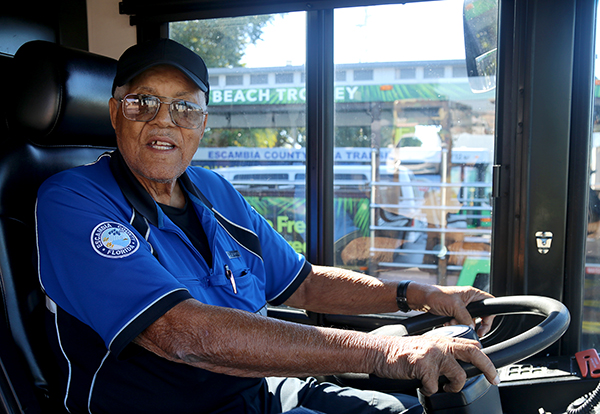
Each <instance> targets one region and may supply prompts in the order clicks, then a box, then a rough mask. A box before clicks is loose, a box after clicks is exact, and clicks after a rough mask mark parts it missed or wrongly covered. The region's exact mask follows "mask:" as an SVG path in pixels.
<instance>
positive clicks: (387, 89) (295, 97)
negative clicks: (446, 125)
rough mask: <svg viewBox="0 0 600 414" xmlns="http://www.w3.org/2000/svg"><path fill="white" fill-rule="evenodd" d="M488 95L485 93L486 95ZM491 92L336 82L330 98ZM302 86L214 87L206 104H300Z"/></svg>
mask: <svg viewBox="0 0 600 414" xmlns="http://www.w3.org/2000/svg"><path fill="white" fill-rule="evenodd" d="M488 95H489V96H488ZM493 97H494V92H489V93H487V94H486V93H483V94H477V95H475V94H473V92H471V88H470V87H469V84H468V83H412V84H395V85H391V84H390V85H352V86H350V85H348V86H336V87H335V90H334V99H335V102H338V103H348V102H394V101H397V100H401V99H428V100H433V101H447V100H451V101H457V100H469V99H475V98H477V99H487V98H493ZM305 102H306V88H305V87H298V86H294V87H283V88H249V89H214V90H211V92H210V104H211V105H212V106H217V105H218V106H220V105H285V104H304V103H305Z"/></svg>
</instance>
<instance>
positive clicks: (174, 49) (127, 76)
mask: <svg viewBox="0 0 600 414" xmlns="http://www.w3.org/2000/svg"><path fill="white" fill-rule="evenodd" d="M157 65H171V66H175V67H176V68H177V69H179V70H180V71H182V72H183V73H185V74H186V75H187V76H188V77H189V78H190V79H191V80H192V82H194V83H195V84H196V86H198V88H200V90H201V91H203V92H204V93H205V94H206V103H208V92H209V90H210V88H209V85H208V69H207V68H206V64H205V63H204V61H203V60H202V58H201V57H200V56H198V55H197V54H196V53H194V52H193V51H191V50H190V49H188V48H187V47H185V46H183V45H182V44H180V43H177V42H175V41H174V40H171V39H158V40H149V41H147V42H144V43H139V44H137V45H133V46H131V47H130V48H129V49H127V50H126V51H125V52H123V54H122V55H121V57H120V58H119V61H118V63H117V74H116V75H115V80H114V82H113V86H112V93H113V95H114V93H115V89H116V88H117V87H119V86H123V85H125V84H126V83H127V82H129V81H131V80H132V79H133V78H135V77H136V76H137V75H139V74H140V73H142V72H143V71H145V70H147V69H150V68H151V67H153V66H157Z"/></svg>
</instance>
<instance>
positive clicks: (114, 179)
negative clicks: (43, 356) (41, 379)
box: [36, 39, 498, 414]
mask: <svg viewBox="0 0 600 414" xmlns="http://www.w3.org/2000/svg"><path fill="white" fill-rule="evenodd" d="M208 93H209V85H208V74H207V70H206V66H205V65H204V62H203V61H202V59H201V58H200V57H198V56H197V55H196V54H194V53H193V52H191V51H190V50H188V49H187V48H185V47H183V46H181V45H179V44H177V43H175V42H173V41H170V40H165V39H163V40H159V41H152V42H149V43H145V44H141V45H136V46H133V47H131V48H130V49H128V50H127V51H126V52H125V53H124V54H123V56H122V57H121V59H120V60H119V63H118V68H117V74H116V77H115V82H114V86H113V96H114V97H113V98H111V99H110V116H111V120H112V124H113V126H114V128H115V132H116V136H117V146H118V150H117V151H115V152H113V153H109V154H106V155H104V156H102V157H100V159H98V161H97V162H96V163H94V164H92V165H86V166H82V167H78V168H75V169H72V170H69V171H65V172H63V173H60V174H58V175H56V176H54V177H52V178H50V179H49V180H48V181H47V182H46V183H45V184H44V185H43V186H42V188H41V189H40V191H39V197H38V205H37V210H36V214H37V231H38V246H39V271H40V280H41V283H42V286H43V288H44V290H45V292H46V294H47V296H48V301H47V302H48V308H49V309H50V310H51V311H52V318H50V319H49V320H50V323H49V330H48V332H49V335H50V336H51V342H52V343H53V344H54V352H55V354H56V358H57V360H58V362H59V364H60V366H61V368H62V373H63V374H64V375H63V377H62V378H61V383H60V389H61V390H62V392H63V400H64V405H65V407H66V408H67V409H68V410H69V411H70V412H71V413H79V412H90V413H119V412H123V413H130V414H131V413H138V412H139V413H144V414H149V413H224V412H231V413H279V412H284V411H287V410H292V409H294V408H295V407H305V408H307V409H310V410H315V411H319V412H335V413H340V412H344V413H350V412H351V413H359V412H394V413H398V412H405V413H408V412H411V413H412V412H421V408H420V406H419V405H418V402H417V401H416V399H415V398H414V397H407V396H391V395H387V394H380V393H373V392H366V391H359V390H354V389H348V388H340V387H337V386H334V385H332V384H322V383H317V381H315V380H313V379H309V380H306V381H305V380H300V379H297V378H296V377H305V376H311V375H322V374H335V373H344V372H354V373H373V374H376V375H378V376H381V377H386V378H398V379H412V378H418V379H420V380H421V381H422V384H423V392H424V393H425V394H432V393H434V392H436V391H437V388H438V378H439V376H440V375H445V376H446V377H448V379H449V380H450V382H449V383H448V384H446V385H445V389H446V391H458V390H460V389H461V387H462V385H463V384H464V381H465V373H464V371H463V370H462V369H461V368H460V366H459V364H458V362H457V360H462V361H466V362H470V363H473V364H475V365H476V366H477V367H479V368H480V369H481V370H482V372H483V373H484V374H485V376H486V377H487V379H488V380H489V381H490V382H495V383H497V381H498V379H497V374H496V370H495V368H494V367H493V365H492V364H491V362H490V361H489V359H488V358H487V357H486V356H485V355H484V354H483V353H482V352H481V351H480V349H479V346H478V344H477V343H476V342H475V341H469V340H464V339H450V338H441V337H437V338H436V337H406V338H400V337H386V336H379V335H369V334H365V333H360V332H353V331H345V330H337V329H328V328H321V327H314V326H304V325H299V324H293V323H288V322H284V321H280V320H275V319H271V318H268V317H266V311H265V309H266V304H267V303H272V304H282V303H284V304H286V305H290V306H293V307H298V308H304V309H308V310H312V311H315V312H326V313H342V314H358V313H377V312H394V311H397V310H398V309H399V308H400V309H401V310H404V311H407V310H409V309H421V310H428V311H430V312H434V313H437V314H443V315H448V316H453V317H454V318H455V319H456V321H458V322H460V323H463V324H472V319H471V317H470V315H469V313H468V312H467V310H466V308H465V305H466V304H468V303H469V302H471V301H474V300H480V299H483V298H486V297H489V295H488V294H486V293H484V292H481V291H478V290H476V289H472V288H452V287H435V286H430V285H424V284H419V283H415V282H412V283H411V282H402V283H400V284H398V283H397V282H386V281H382V280H378V279H375V278H372V277H369V276H365V275H361V274H356V273H352V272H350V271H347V270H343V269H336V268H328V267H323V266H313V265H311V264H309V263H308V262H307V261H306V260H305V258H304V257H303V256H300V255H298V254H296V253H295V252H294V250H293V249H291V247H290V246H289V245H288V244H287V243H286V242H285V240H284V239H283V238H281V237H280V236H279V235H278V234H277V233H276V232H275V231H274V230H273V229H272V228H271V227H270V226H269V224H268V223H267V222H266V220H264V219H263V218H262V217H261V216H259V215H258V214H257V213H256V211H255V210H254V209H252V208H251V207H250V206H249V205H248V204H247V203H246V202H245V200H244V199H243V198H242V197H241V196H240V194H239V193H237V192H236V191H235V190H234V189H233V187H232V186H231V185H230V184H229V183H228V182H227V181H225V180H223V179H222V178H221V177H220V176H218V175H217V174H215V173H213V172H211V171H208V170H205V169H201V168H192V167H190V162H191V160H192V156H193V155H194V152H195V151H196V149H197V148H198V143H199V142H200V140H201V138H202V135H203V133H204V129H205V127H206V120H207V113H206V105H207V102H208ZM490 322H491V319H490V318H485V319H484V322H483V324H482V328H481V329H482V332H485V331H486V330H488V329H489V324H490ZM482 332H480V333H482ZM286 377H289V378H286ZM369 410H373V411H369ZM375 410H376V411H375Z"/></svg>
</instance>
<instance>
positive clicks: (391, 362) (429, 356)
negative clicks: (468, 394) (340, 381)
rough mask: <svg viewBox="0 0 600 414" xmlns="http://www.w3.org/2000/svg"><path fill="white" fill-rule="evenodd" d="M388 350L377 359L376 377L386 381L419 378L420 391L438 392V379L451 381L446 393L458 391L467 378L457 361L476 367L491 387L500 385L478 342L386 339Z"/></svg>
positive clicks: (442, 338)
mask: <svg viewBox="0 0 600 414" xmlns="http://www.w3.org/2000/svg"><path fill="white" fill-rule="evenodd" d="M387 339H388V340H389V342H387V343H386V349H385V351H384V352H383V353H382V354H381V358H380V359H379V360H378V365H377V366H376V368H375V372H374V373H375V374H376V375H378V376H380V377H385V378H398V379H407V378H408V379H420V380H421V383H422V384H423V387H422V389H421V392H423V394H425V395H432V394H435V393H436V392H437V391H438V381H439V377H440V376H442V375H444V376H445V377H446V378H447V379H448V380H449V382H448V383H447V384H445V385H444V390H445V391H447V392H458V391H460V390H461V389H462V387H463V386H464V384H465V381H466V379H467V375H466V373H465V371H464V370H463V369H462V368H461V366H460V365H459V364H458V362H457V360H460V361H464V362H468V363H471V364H473V365H475V366H476V367H477V368H479V369H480V370H481V372H482V373H483V374H484V375H485V377H486V378H487V380H488V381H489V382H490V383H492V384H495V385H497V384H499V382H500V380H499V378H498V373H497V371H496V368H495V367H494V365H493V364H492V362H491V361H490V360H489V358H488V357H487V356H486V355H485V354H484V353H483V352H481V349H480V345H479V343H478V342H477V341H473V340H469V339H462V338H448V337H444V336H414V337H403V338H393V340H392V338H389V337H388V338H387Z"/></svg>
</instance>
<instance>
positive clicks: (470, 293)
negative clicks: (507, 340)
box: [406, 282, 494, 337]
mask: <svg viewBox="0 0 600 414" xmlns="http://www.w3.org/2000/svg"><path fill="white" fill-rule="evenodd" d="M406 296H407V300H408V305H409V306H410V308H411V309H414V310H422V311H427V312H431V313H433V314H436V315H441V316H452V317H454V319H453V321H452V322H451V324H462V325H469V326H470V327H471V328H473V329H475V323H474V321H473V318H472V317H471V315H470V314H469V312H468V311H467V309H466V306H467V305H468V304H469V303H471V302H476V301H479V300H483V299H487V298H493V296H492V295H490V294H489V293H487V292H484V291H482V290H479V289H475V288H473V287H470V286H435V285H426V284H422V283H417V282H411V283H410V284H409V285H408V291H407V294H406ZM493 320H494V317H493V316H485V317H483V318H482V319H481V326H480V327H479V329H478V330H477V334H478V335H479V336H480V337H481V336H483V335H485V334H486V333H488V332H489V330H490V328H491V326H492V321H493Z"/></svg>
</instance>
